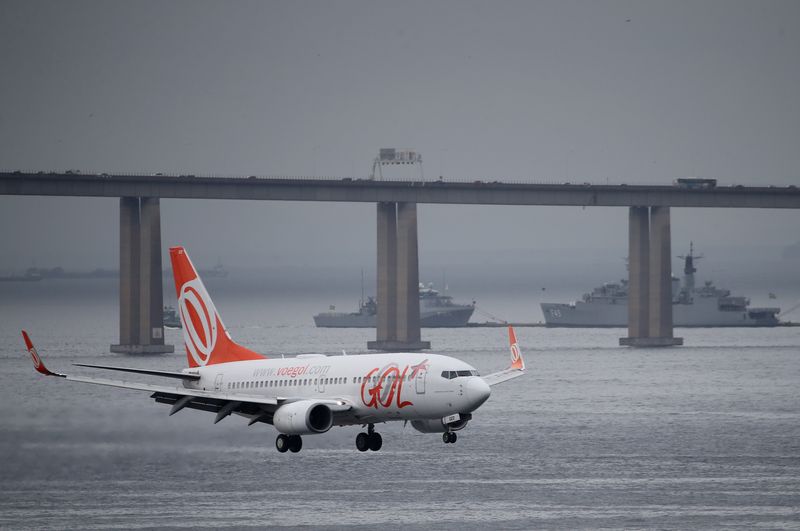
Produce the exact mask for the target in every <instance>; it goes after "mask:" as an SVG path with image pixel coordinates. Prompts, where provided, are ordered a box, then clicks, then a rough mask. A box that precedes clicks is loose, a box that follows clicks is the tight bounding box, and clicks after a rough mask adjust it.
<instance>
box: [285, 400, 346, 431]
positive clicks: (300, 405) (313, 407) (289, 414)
mask: <svg viewBox="0 0 800 531" xmlns="http://www.w3.org/2000/svg"><path fill="white" fill-rule="evenodd" d="M272 424H273V425H274V426H275V428H276V429H277V430H278V431H279V432H281V433H285V434H287V435H306V434H310V433H325V432H326V431H328V430H329V429H331V426H333V412H332V411H331V408H329V407H328V406H327V405H325V404H321V403H319V402H315V401H314V400H298V401H297V402H291V403H289V404H284V405H282V406H281V407H279V408H278V409H277V410H275V416H274V417H273V418H272Z"/></svg>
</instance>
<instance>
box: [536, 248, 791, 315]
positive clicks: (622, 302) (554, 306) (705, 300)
mask: <svg viewBox="0 0 800 531" xmlns="http://www.w3.org/2000/svg"><path fill="white" fill-rule="evenodd" d="M679 258H681V259H683V261H684V268H683V286H681V282H680V280H679V279H678V278H676V277H674V276H673V277H672V321H673V324H674V325H675V326H681V327H712V326H714V327H716V326H763V327H769V326H777V325H778V324H779V321H778V318H777V314H778V313H779V312H780V308H750V307H749V305H750V300H749V299H748V298H747V297H734V296H731V292H730V291H729V290H727V289H720V288H718V287H716V286H714V284H713V283H712V282H711V281H710V280H709V281H706V282H705V284H704V285H703V286H702V287H699V288H697V287H695V285H694V274H695V272H696V271H697V269H695V267H694V264H695V261H696V260H698V259H700V258H702V256H697V255H695V254H694V245H693V244H690V245H689V254H687V255H686V256H680V257H679ZM541 307H542V313H543V314H544V320H545V323H546V325H547V326H548V327H575V328H596V327H626V326H628V281H627V280H625V279H622V280H621V281H620V282H619V283H608V284H603V285H602V286H599V287H596V288H594V290H592V292H591V293H586V294H584V295H583V300H580V301H576V302H572V303H553V302H543V303H542V304H541Z"/></svg>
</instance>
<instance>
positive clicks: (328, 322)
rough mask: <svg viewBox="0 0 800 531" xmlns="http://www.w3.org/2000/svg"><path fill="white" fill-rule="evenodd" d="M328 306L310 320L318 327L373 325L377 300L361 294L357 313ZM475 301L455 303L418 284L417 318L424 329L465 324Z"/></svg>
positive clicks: (447, 296)
mask: <svg viewBox="0 0 800 531" xmlns="http://www.w3.org/2000/svg"><path fill="white" fill-rule="evenodd" d="M335 310H336V308H335V307H333V306H331V308H330V310H329V311H327V312H322V313H319V314H317V315H315V316H314V323H315V324H316V325H317V326H318V327H320V328H375V323H376V321H377V313H378V303H377V302H376V301H375V299H374V298H373V297H368V298H367V299H366V300H364V298H363V297H362V299H361V301H360V302H359V307H358V311H357V312H353V313H345V312H337V311H335ZM474 311H475V303H474V302H473V303H472V304H458V303H456V302H453V297H451V296H450V295H442V294H440V293H439V292H438V291H437V290H435V289H433V285H432V284H429V285H428V286H425V285H423V284H420V285H419V319H420V326H422V327H424V328H451V327H461V326H467V322H468V321H469V318H470V317H472V312H474Z"/></svg>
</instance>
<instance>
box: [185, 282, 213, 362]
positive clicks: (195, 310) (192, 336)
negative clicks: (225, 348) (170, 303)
mask: <svg viewBox="0 0 800 531" xmlns="http://www.w3.org/2000/svg"><path fill="white" fill-rule="evenodd" d="M178 307H179V309H180V312H181V320H182V321H183V325H184V326H183V340H184V343H186V348H187V349H188V350H189V354H190V355H191V356H192V358H193V359H194V361H195V362H196V363H197V364H198V365H201V366H203V365H206V364H207V363H208V360H209V359H210V358H211V353H212V352H213V351H214V347H215V346H216V344H217V335H218V334H217V320H218V318H217V309H216V308H215V307H214V303H213V302H211V298H210V297H209V296H208V293H207V292H206V290H205V289H204V288H203V285H202V284H201V283H200V281H199V279H194V280H189V281H188V282H186V283H184V284H183V286H181V295H180V298H179V299H178Z"/></svg>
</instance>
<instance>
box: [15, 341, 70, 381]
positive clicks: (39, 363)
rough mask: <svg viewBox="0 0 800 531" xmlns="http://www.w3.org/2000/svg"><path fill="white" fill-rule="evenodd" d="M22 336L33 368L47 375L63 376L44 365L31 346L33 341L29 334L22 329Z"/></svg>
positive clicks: (34, 348)
mask: <svg viewBox="0 0 800 531" xmlns="http://www.w3.org/2000/svg"><path fill="white" fill-rule="evenodd" d="M22 338H23V339H24V340H25V347H26V348H27V349H28V354H30V355H31V359H33V368H34V369H36V370H37V371H39V372H40V373H42V374H44V375H47V376H61V377H63V376H64V375H63V374H58V373H57V372H52V371H50V370H49V369H48V368H47V367H45V366H44V362H43V361H42V358H40V357H39V353H38V352H36V347H34V346H33V342H32V341H31V338H30V336H28V332H26V331H25V330H23V331H22Z"/></svg>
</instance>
